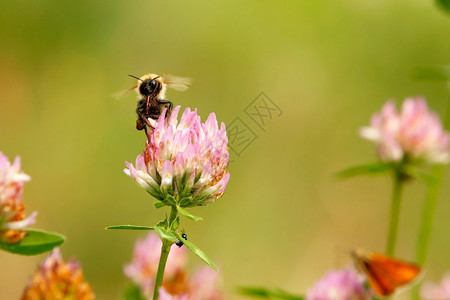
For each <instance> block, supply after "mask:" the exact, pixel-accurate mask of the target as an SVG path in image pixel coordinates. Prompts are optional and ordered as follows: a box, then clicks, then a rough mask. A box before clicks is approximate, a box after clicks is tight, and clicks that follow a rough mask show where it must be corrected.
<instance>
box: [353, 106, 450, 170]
mask: <svg viewBox="0 0 450 300" xmlns="http://www.w3.org/2000/svg"><path fill="white" fill-rule="evenodd" d="M360 135H361V136H362V137H363V138H366V139H368V140H371V141H373V142H375V143H376V144H377V146H378V154H379V156H380V158H381V159H382V160H383V161H388V162H389V161H394V162H398V161H401V160H403V159H405V158H408V159H416V160H425V161H427V162H430V163H448V162H449V158H450V157H449V138H450V135H449V133H448V132H446V131H445V130H444V129H443V127H442V124H441V121H440V119H439V117H438V115H437V114H435V113H433V112H431V111H429V110H428V107H427V103H426V101H425V99H423V98H419V97H418V98H408V99H406V100H405V101H404V102H403V105H402V109H401V111H400V112H397V110H396V109H395V104H394V103H393V102H392V101H388V102H387V103H386V104H385V105H384V106H383V108H382V110H381V112H380V113H376V114H374V115H373V116H372V120H371V126H370V127H363V128H361V130H360Z"/></svg>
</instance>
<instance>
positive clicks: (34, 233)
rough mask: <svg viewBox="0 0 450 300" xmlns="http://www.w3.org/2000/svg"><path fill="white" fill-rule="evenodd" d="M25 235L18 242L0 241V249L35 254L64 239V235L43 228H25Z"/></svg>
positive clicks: (51, 247)
mask: <svg viewBox="0 0 450 300" xmlns="http://www.w3.org/2000/svg"><path fill="white" fill-rule="evenodd" d="M24 231H25V232H27V233H28V234H27V236H26V237H25V238H23V239H22V240H21V241H20V242H17V243H14V244H7V243H4V242H1V241H0V249H3V250H5V251H7V252H10V253H14V254H21V255H37V254H41V253H44V252H47V251H50V250H52V249H53V248H55V247H57V246H60V245H61V244H62V243H64V241H65V240H66V238H65V236H63V235H61V234H58V233H52V232H47V231H43V230H35V229H27V230H24Z"/></svg>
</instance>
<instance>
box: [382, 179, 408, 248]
mask: <svg viewBox="0 0 450 300" xmlns="http://www.w3.org/2000/svg"><path fill="white" fill-rule="evenodd" d="M403 182H404V178H403V176H402V173H401V172H400V171H396V172H395V176H394V190H393V193H392V201H391V217H390V221H389V235H388V240H387V245H386V254H387V255H390V256H392V255H394V253H395V242H396V240H397V230H398V220H399V216H400V202H401V201H400V200H401V197H402V188H403Z"/></svg>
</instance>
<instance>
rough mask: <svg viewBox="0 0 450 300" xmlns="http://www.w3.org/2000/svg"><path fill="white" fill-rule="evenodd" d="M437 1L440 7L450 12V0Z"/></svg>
mask: <svg viewBox="0 0 450 300" xmlns="http://www.w3.org/2000/svg"><path fill="white" fill-rule="evenodd" d="M435 3H436V4H437V6H438V7H439V8H440V9H442V10H443V11H445V12H446V13H448V14H450V0H435Z"/></svg>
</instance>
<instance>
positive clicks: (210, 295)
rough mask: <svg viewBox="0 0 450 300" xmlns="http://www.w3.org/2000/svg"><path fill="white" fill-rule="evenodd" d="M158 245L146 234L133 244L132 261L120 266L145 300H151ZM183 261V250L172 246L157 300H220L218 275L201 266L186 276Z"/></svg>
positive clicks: (184, 261)
mask: <svg viewBox="0 0 450 300" xmlns="http://www.w3.org/2000/svg"><path fill="white" fill-rule="evenodd" d="M161 246H162V243H161V241H160V239H159V237H158V236H157V235H156V234H155V233H149V234H148V235H147V236H146V237H145V239H143V240H138V241H137V242H136V245H135V250H134V256H133V260H132V262H131V263H130V264H128V265H126V266H125V267H124V272H125V275H127V276H128V277H129V278H131V280H133V282H134V283H135V284H136V285H137V286H138V287H139V289H140V291H141V294H142V296H143V297H145V299H152V295H153V288H154V284H155V279H156V272H157V269H158V263H159V258H160V255H161V253H160V252H161ZM186 260H187V257H186V248H185V247H181V248H178V247H177V246H176V245H175V244H174V245H172V248H171V250H170V253H169V257H168V259H167V263H166V269H165V272H164V279H163V284H162V287H161V288H160V290H159V291H160V296H159V298H160V300H162V299H173V300H223V299H224V297H223V294H222V291H221V284H220V283H221V282H220V278H219V276H218V273H217V272H215V271H213V270H212V269H210V268H209V267H204V268H201V269H199V270H197V271H195V272H194V275H193V276H192V277H189V276H188V273H187V272H186Z"/></svg>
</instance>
